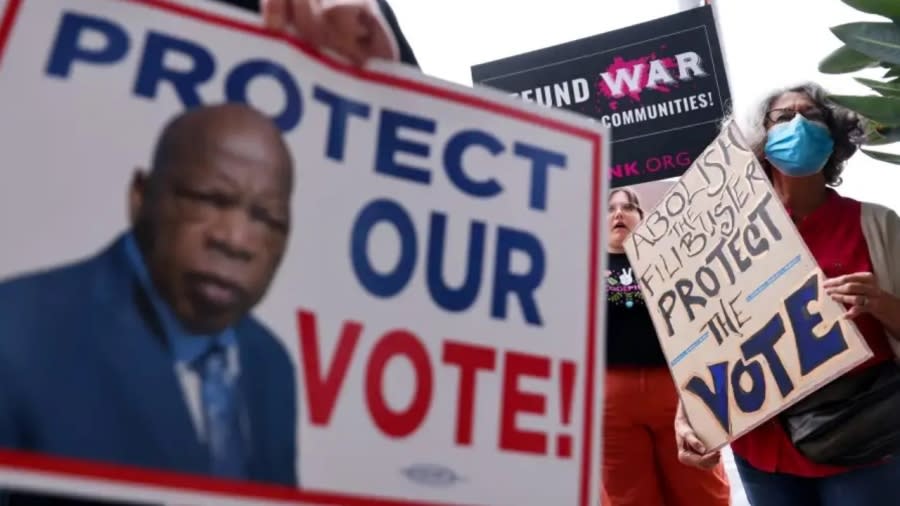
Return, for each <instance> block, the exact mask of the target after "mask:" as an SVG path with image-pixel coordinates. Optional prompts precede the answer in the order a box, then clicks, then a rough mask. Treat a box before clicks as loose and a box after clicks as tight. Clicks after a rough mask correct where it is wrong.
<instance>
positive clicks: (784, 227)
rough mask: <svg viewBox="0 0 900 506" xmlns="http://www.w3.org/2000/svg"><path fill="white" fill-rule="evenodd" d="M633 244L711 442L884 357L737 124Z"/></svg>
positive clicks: (695, 417)
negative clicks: (833, 286) (849, 311)
mask: <svg viewBox="0 0 900 506" xmlns="http://www.w3.org/2000/svg"><path fill="white" fill-rule="evenodd" d="M625 249H626V253H627V254H628V256H629V258H630V259H631V262H632V264H633V265H634V275H635V277H636V278H637V279H638V280H639V283H640V285H641V289H642V291H643V293H644V297H645V298H646V299H647V301H648V303H647V305H648V306H649V307H650V309H651V311H650V313H651V315H652V317H653V322H654V326H655V327H656V331H657V335H658V336H659V340H660V344H661V345H662V348H663V352H664V353H665V355H666V358H667V360H668V361H669V367H670V369H671V371H672V376H673V377H674V379H675V382H676V385H677V386H678V388H679V390H680V395H681V398H682V400H683V402H684V405H685V409H686V411H687V414H688V417H689V419H690V421H691V424H692V425H693V427H694V429H695V430H696V431H697V433H698V435H699V436H700V438H701V439H702V440H703V441H704V443H705V444H706V445H707V447H709V448H719V447H721V446H723V445H724V444H726V443H728V442H729V441H731V440H733V439H735V438H737V437H739V436H740V435H742V434H744V433H746V432H747V431H749V430H751V429H752V428H754V427H756V426H757V425H759V424H760V423H762V422H764V421H766V420H768V419H770V418H771V417H773V416H775V415H776V414H777V413H779V412H780V411H781V410H783V409H784V408H786V407H788V406H789V405H791V404H792V403H794V402H796V401H798V400H800V399H802V398H803V397H804V396H806V395H808V394H810V393H812V392H813V391H815V390H816V389H817V388H818V387H820V386H822V385H824V384H825V383H827V382H829V381H830V380H832V379H834V378H836V377H837V376H839V375H841V374H843V373H844V372H846V371H848V370H850V369H851V368H853V367H854V366H856V365H859V364H860V363H862V362H863V361H865V360H866V359H868V358H870V357H871V356H872V352H871V350H870V349H869V347H868V345H867V344H866V342H865V341H864V340H863V339H862V337H861V335H860V334H859V332H858V330H857V329H856V326H855V325H854V324H853V323H851V322H850V321H849V320H847V319H844V318H843V315H844V308H843V307H842V306H840V305H839V304H837V303H836V302H834V301H833V300H832V299H831V297H829V296H827V295H826V294H825V292H824V290H823V289H822V286H821V284H822V282H823V281H824V274H823V272H822V270H821V269H820V268H819V266H818V265H817V264H816V261H815V259H814V258H813V257H812V254H811V253H810V252H809V250H808V249H807V248H806V245H805V244H804V243H803V240H802V239H801V237H800V235H799V233H798V232H797V229H796V227H795V226H794V224H793V222H792V221H791V218H790V217H789V215H788V213H787V211H786V210H785V208H784V207H783V206H782V205H781V202H780V201H779V200H778V197H777V196H776V195H775V194H774V191H773V189H772V186H771V184H770V183H769V180H768V178H767V177H766V175H765V173H764V172H763V170H762V168H761V167H760V164H759V162H758V161H757V160H756V157H755V156H754V155H753V152H752V151H751V150H750V149H749V148H748V145H747V144H746V142H745V141H744V139H743V138H742V136H741V133H740V131H739V129H738V127H737V126H736V125H735V123H733V122H729V123H728V125H727V126H726V127H725V128H724V129H723V131H722V133H721V134H720V135H719V136H718V137H717V138H716V139H715V141H714V142H713V143H712V144H710V145H709V146H708V147H707V149H706V150H705V151H704V152H703V153H702V154H701V155H700V157H699V158H698V160H697V161H696V162H694V164H693V165H692V166H691V168H690V169H689V170H688V171H687V172H686V173H685V174H684V175H683V176H682V177H681V178H680V179H679V181H678V182H677V183H676V184H675V185H674V186H673V187H672V188H671V189H670V190H669V192H668V193H667V194H666V195H665V196H664V197H663V198H662V200H661V202H660V203H659V205H657V207H656V208H655V209H654V210H653V211H652V212H650V213H649V214H648V215H647V217H646V218H645V219H644V221H643V222H642V223H641V225H640V226H639V227H638V228H637V229H635V230H634V232H633V233H632V234H631V236H630V237H629V239H628V240H627V242H626V246H625Z"/></svg>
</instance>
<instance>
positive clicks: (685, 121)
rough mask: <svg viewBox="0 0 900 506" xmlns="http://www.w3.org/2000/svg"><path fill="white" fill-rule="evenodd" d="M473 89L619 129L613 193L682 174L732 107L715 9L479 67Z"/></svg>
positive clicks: (474, 71)
mask: <svg viewBox="0 0 900 506" xmlns="http://www.w3.org/2000/svg"><path fill="white" fill-rule="evenodd" d="M472 81H473V82H474V83H475V84H480V85H484V86H489V87H492V88H497V89H501V90H504V91H507V92H511V93H512V94H513V96H516V97H519V98H521V99H523V100H526V101H530V102H536V103H538V104H541V105H544V106H548V107H557V108H563V109H569V110H572V111H577V112H579V113H581V114H584V115H586V116H589V117H591V118H594V119H596V120H597V121H599V122H600V123H602V124H603V125H605V126H607V127H610V128H611V129H612V134H613V147H614V149H613V157H612V164H611V166H610V176H611V177H612V186H613V187H617V186H622V185H633V184H638V183H641V182H646V181H652V180H656V179H665V178H673V177H678V176H680V175H681V174H682V173H684V171H685V170H687V168H688V167H690V165H691V163H693V161H694V160H695V159H696V158H697V155H699V154H700V153H701V152H702V151H703V149H704V148H706V146H707V145H708V144H709V143H710V141H711V140H712V139H713V138H715V136H716V134H717V133H718V128H719V123H720V122H721V121H722V119H723V117H724V115H725V111H727V110H728V107H729V102H730V100H731V93H730V91H729V88H728V78H727V76H726V72H725V63H724V61H723V59H722V50H721V48H720V46H719V39H718V35H717V32H716V23H715V19H714V18H713V11H712V7H710V6H704V7H701V8H697V9H691V10H688V11H684V12H680V13H678V14H675V15H672V16H666V17H663V18H659V19H655V20H653V21H648V22H646V23H641V24H637V25H633V26H629V27H627V28H622V29H620V30H615V31H612V32H607V33H603V34H599V35H595V36H592V37H587V38H584V39H580V40H575V41H572V42H568V43H565V44H560V45H557V46H552V47H548V48H544V49H540V50H537V51H532V52H528V53H524V54H520V55H516V56H511V57H508V58H504V59H501V60H497V61H492V62H488V63H483V64H480V65H475V66H473V67H472Z"/></svg>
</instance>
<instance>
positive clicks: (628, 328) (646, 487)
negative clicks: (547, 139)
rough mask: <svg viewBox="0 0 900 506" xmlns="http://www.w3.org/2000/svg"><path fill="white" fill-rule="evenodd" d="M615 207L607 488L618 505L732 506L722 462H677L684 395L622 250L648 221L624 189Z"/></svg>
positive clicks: (612, 199)
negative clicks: (707, 468) (707, 465)
mask: <svg viewBox="0 0 900 506" xmlns="http://www.w3.org/2000/svg"><path fill="white" fill-rule="evenodd" d="M608 202H609V215H608V216H609V244H608V252H609V270H608V271H607V273H606V281H607V313H606V314H607V341H606V342H607V374H606V400H605V407H604V411H605V415H604V420H603V431H604V434H603V485H604V487H605V488H606V491H607V493H608V494H609V498H610V500H611V501H610V502H611V504H613V505H614V506H659V505H666V506H688V505H690V506H707V505H710V506H718V505H728V504H729V497H730V487H729V485H728V481H727V478H726V477H725V470H724V468H723V466H722V464H721V463H720V462H718V460H716V462H715V463H712V467H714V470H713V472H711V473H706V472H703V471H700V470H698V469H695V468H691V467H688V466H685V465H683V464H681V463H680V462H679V461H678V458H677V452H676V448H675V433H674V431H673V428H672V417H674V416H675V410H676V408H677V406H678V394H677V391H676V389H675V384H674V383H673V381H672V376H671V374H670V373H669V369H668V367H667V366H666V359H665V356H664V355H663V352H662V349H661V348H660V345H659V341H658V339H657V337H656V331H655V330H654V328H653V321H652V320H651V319H650V314H649V313H648V312H647V306H646V305H645V303H644V298H643V296H642V295H641V290H640V287H639V286H638V283H637V276H636V275H635V273H634V271H633V270H632V267H631V264H630V263H629V261H628V257H627V256H626V255H625V249H624V247H623V244H624V242H625V238H626V237H627V236H628V234H629V233H630V232H631V230H633V229H634V228H635V227H636V226H637V225H638V223H639V222H640V221H641V219H642V218H643V215H644V212H643V210H642V209H641V205H640V199H639V198H638V195H637V193H635V192H634V190H632V189H630V188H618V189H615V190H613V191H612V192H611V193H610V195H609V199H608Z"/></svg>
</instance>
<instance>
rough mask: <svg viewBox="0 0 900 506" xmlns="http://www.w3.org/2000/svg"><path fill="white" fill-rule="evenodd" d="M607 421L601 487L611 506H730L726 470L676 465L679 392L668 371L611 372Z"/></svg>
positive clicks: (718, 467)
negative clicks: (674, 423) (674, 422)
mask: <svg viewBox="0 0 900 506" xmlns="http://www.w3.org/2000/svg"><path fill="white" fill-rule="evenodd" d="M605 396H606V400H605V406H604V417H603V488H604V491H605V492H606V494H607V495H608V496H609V502H610V504H611V506H728V505H729V504H730V501H731V499H730V496H731V487H730V486H729V484H728V478H727V477H726V475H725V468H724V467H723V466H722V464H721V463H719V465H718V466H716V467H715V469H713V470H711V471H704V470H702V469H697V468H694V467H690V466H686V465H684V464H682V463H681V462H679V461H678V450H677V448H676V444H675V430H674V428H673V420H674V419H675V409H676V408H677V406H678V394H677V392H676V390H675V385H674V384H673V382H672V376H671V375H670V374H669V370H668V369H666V368H665V367H660V368H648V369H641V368H610V369H609V370H608V371H607V374H606V391H605Z"/></svg>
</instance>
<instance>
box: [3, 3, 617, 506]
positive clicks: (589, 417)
mask: <svg viewBox="0 0 900 506" xmlns="http://www.w3.org/2000/svg"><path fill="white" fill-rule="evenodd" d="M23 1H24V0H9V2H8V3H7V6H6V9H5V11H4V12H3V15H2V18H0V69H2V60H3V55H4V54H5V51H6V47H7V43H8V41H9V38H10V36H11V35H12V32H13V29H14V28H15V24H16V20H17V14H18V12H19V10H20V7H21V5H22V3H23ZM114 1H121V2H129V3H133V4H142V5H144V6H146V7H149V8H155V9H160V10H163V11H167V12H171V13H176V14H179V15H182V16H185V17H188V18H192V19H195V20H198V21H203V22H206V23H209V24H214V25H219V26H223V27H227V28H229V29H232V30H236V31H240V32H244V33H247V34H252V35H255V36H258V37H262V38H267V39H273V40H280V41H281V42H284V43H286V44H289V45H291V46H293V47H294V48H296V49H297V50H299V51H300V52H302V53H304V54H305V55H307V56H309V57H311V58H313V59H315V60H317V61H318V62H319V63H321V64H323V65H325V66H327V67H329V68H331V69H332V70H335V71H337V72H341V73H343V74H348V75H352V76H354V77H355V78H357V79H360V80H362V81H368V82H370V83H377V84H381V85H385V86H390V87H395V88H403V89H405V90H407V91H413V92H416V93H421V94H423V95H428V96H430V97H433V98H437V99H443V100H447V101H449V102H454V103H458V104H463V105H467V106H470V107H474V108H476V109H480V110H485V111H489V112H493V113H496V114H498V115H501V116H506V117H510V118H514V119H519V120H522V121H525V122H528V123H532V124H536V125H540V126H542V127H545V128H548V129H550V130H554V131H557V132H562V133H566V134H569V135H572V136H575V137H579V138H582V139H585V140H587V141H588V142H590V143H591V146H592V148H593V153H594V156H593V161H592V164H591V165H592V171H593V175H592V182H591V209H590V212H591V216H590V220H589V221H590V251H589V253H588V273H589V278H588V307H587V336H586V340H587V342H586V346H585V355H586V357H587V360H586V361H585V362H586V363H585V368H586V369H585V393H584V434H583V436H582V440H583V444H582V452H581V466H580V467H581V476H580V479H579V500H578V504H579V506H591V505H590V504H589V503H588V501H589V500H590V496H591V490H589V489H588V488H589V485H590V483H591V479H590V478H591V473H592V472H599V469H598V470H596V471H594V470H592V469H591V460H592V457H593V451H594V445H593V440H592V439H593V438H592V437H591V436H592V434H591V428H592V426H593V424H594V412H593V409H592V408H593V402H594V381H595V376H596V375H595V371H594V368H595V366H596V361H595V358H596V357H595V355H596V351H597V317H596V311H595V308H596V305H597V304H596V303H597V283H595V282H593V280H596V279H598V277H597V275H598V272H599V262H600V260H601V258H600V256H599V255H600V245H599V244H598V241H599V232H598V231H599V226H600V223H599V219H600V212H601V208H600V200H601V195H600V192H601V191H602V188H603V180H602V179H601V178H602V177H604V174H603V164H602V160H603V156H604V155H605V153H604V152H603V148H604V145H603V139H602V138H601V136H600V134H599V133H597V132H594V131H591V130H588V129H585V128H579V127H576V126H573V125H568V124H565V123H563V122H561V121H558V120H556V119H553V118H551V117H547V116H542V115H539V114H537V113H534V112H530V111H524V110H520V109H517V108H515V107H512V106H510V105H504V104H498V103H494V102H491V101H488V100H486V99H483V98H479V97H476V96H472V95H469V94H467V93H463V92H459V91H454V90H449V89H444V88H439V87H437V86H435V85H432V84H428V83H422V82H416V81H412V80H409V79H406V78H403V77H398V76H392V75H388V74H384V73H381V72H378V71H373V70H368V69H361V68H357V67H353V66H349V65H346V64H343V63H339V62H336V61H334V60H331V59H329V58H326V57H325V56H323V55H322V54H321V53H319V52H318V51H316V50H315V49H313V48H311V47H309V46H307V45H305V44H303V43H301V42H300V41H298V40H295V39H292V38H289V37H287V36H283V35H280V34H276V33H273V32H270V31H267V30H265V29H264V28H262V27H259V26H254V25H251V24H247V23H244V22H241V21H237V20H235V19H230V18H228V17H225V16H221V15H217V14H213V13H210V12H206V11H203V10H199V9H195V8H192V7H187V6H184V5H180V4H174V3H168V2H166V1H165V0H114ZM0 466H4V467H11V468H15V469H20V470H23V471H35V472H41V473H53V474H57V475H65V476H67V477H71V478H82V479H102V480H108V481H110V480H111V481H115V482H117V483H120V484H124V485H139V486H153V487H161V488H166V489H173V490H176V491H182V492H192V493H198V492H200V493H202V492H210V493H218V494H225V495H229V496H233V497H235V498H240V499H263V500H266V499H268V500H281V501H298V502H313V503H316V504H323V505H343V506H414V505H415V506H449V505H447V504H445V503H422V502H416V501H409V500H402V499H392V498H384V497H377V496H358V495H346V494H341V493H335V492H325V491H318V490H312V489H309V488H301V489H299V490H298V489H293V488H289V487H282V486H274V485H261V484H257V483H248V482H236V481H224V480H218V479H214V478H207V477H203V476H195V475H185V474H175V473H168V472H164V471H153V470H146V469H137V468H133V467H123V466H115V465H108V464H100V463H94V462H88V461H83V460H72V459H67V458H60V457H50V456H46V455H43V454H40V455H39V454H34V453H27V452H17V451H7V450H0Z"/></svg>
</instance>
